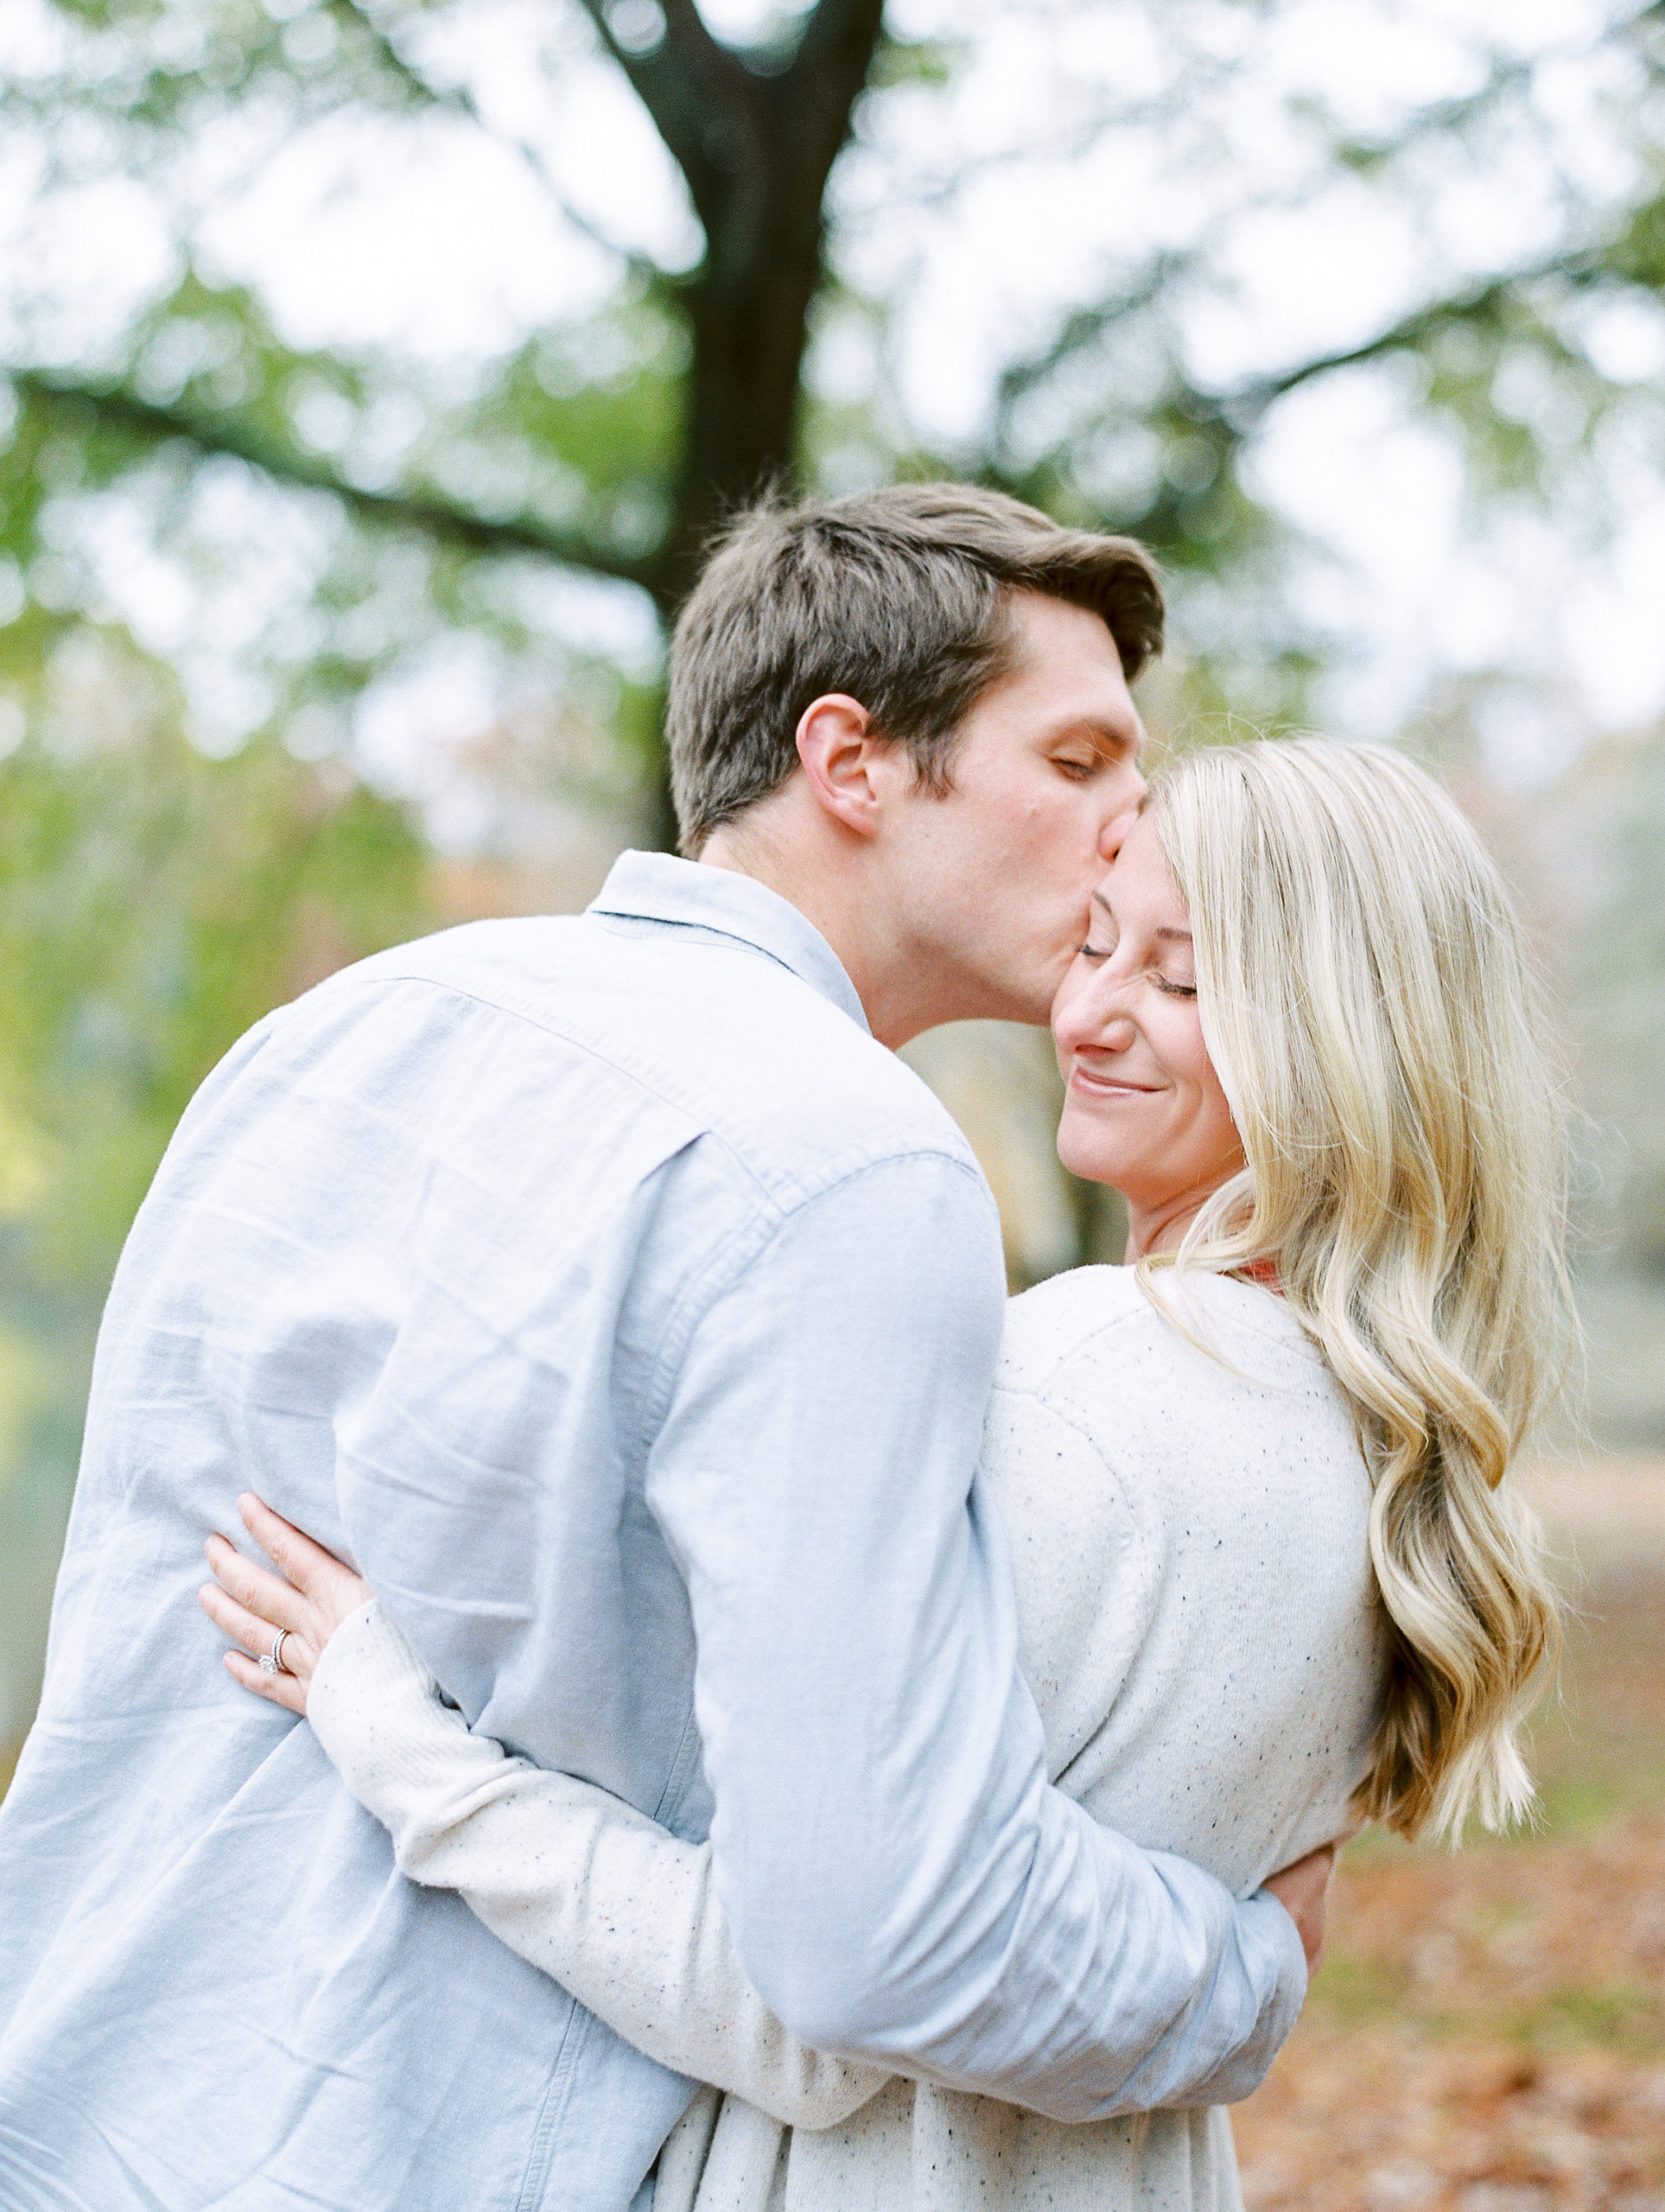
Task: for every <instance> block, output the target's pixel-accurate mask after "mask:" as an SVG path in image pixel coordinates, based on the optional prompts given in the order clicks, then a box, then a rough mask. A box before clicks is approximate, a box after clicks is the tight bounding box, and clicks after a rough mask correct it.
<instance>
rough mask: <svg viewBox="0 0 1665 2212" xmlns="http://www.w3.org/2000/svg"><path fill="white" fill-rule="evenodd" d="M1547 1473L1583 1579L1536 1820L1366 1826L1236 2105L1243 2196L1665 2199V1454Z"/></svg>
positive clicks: (1543, 1752) (1557, 2201)
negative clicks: (1322, 1930)
mask: <svg viewBox="0 0 1665 2212" xmlns="http://www.w3.org/2000/svg"><path fill="white" fill-rule="evenodd" d="M1538 1487H1539V1491H1540V1496H1541V1502H1542V1503H1543V1505H1544V1507H1545V1510H1546V1511H1547V1515H1548V1517H1549V1519H1550V1522H1551V1526H1552V1528H1553V1529H1554V1531H1555V1533H1556V1535H1557V1537H1558V1539H1559V1541H1560V1544H1561V1545H1562V1546H1563V1547H1565V1548H1566V1549H1567V1550H1568V1551H1570V1552H1571V1553H1573V1554H1575V1555H1576V1559H1577V1562H1578V1569H1579V1599H1578V1611H1577V1617H1576V1618H1574V1620H1573V1623H1572V1624H1571V1628H1570V1632H1569V1636H1568V1643H1567V1652H1566V1666H1565V1669H1564V1678H1563V1687H1562V1692H1561V1695H1560V1700H1559V1702H1558V1704H1557V1705H1556V1706H1555V1707H1554V1708H1552V1709H1551V1710H1550V1712H1549V1713H1547V1715H1546V1716H1545V1718H1544V1719H1542V1721H1541V1723H1540V1725H1539V1727H1538V1730H1537V1745H1538V1762H1537V1763H1538V1768H1539V1772H1540V1774H1541V1779H1542V1783H1543V1789H1544V1809H1543V1819H1542V1822H1541V1827H1540V1828H1539V1830H1538V1832H1537V1833H1536V1834H1531V1835H1528V1836H1525V1837H1522V1838H1520V1839H1518V1840H1509V1841H1506V1842H1501V1843H1498V1842H1489V1843H1486V1844H1484V1845H1472V1846H1471V1847H1469V1848H1468V1849H1466V1850H1465V1851H1463V1852H1461V1853H1458V1854H1456V1855H1455V1856H1453V1855H1451V1854H1449V1853H1444V1852H1435V1851H1422V1850H1418V1851H1411V1850H1408V1849H1406V1848H1405V1847H1402V1846H1400V1845H1398V1844H1395V1843H1394V1842H1392V1841H1391V1840H1378V1839H1376V1838H1374V1837H1369V1838H1366V1839H1364V1840H1363V1842H1362V1843H1361V1844H1360V1845H1357V1846H1356V1847H1354V1850H1353V1851H1352V1852H1351V1853H1350V1854H1349V1859H1348V1863H1347V1864H1345V1865H1344V1867H1343V1869H1342V1872H1341V1873H1340V1874H1339V1875H1338V1879H1337V1885H1336V1893H1335V1897H1334V1903H1333V1908H1332V1912H1331V1944H1330V1952H1329V1955H1328V1957H1327V1958H1326V1960H1325V1964H1324V1967H1323V1968H1322V1970H1321V1972H1320V1974H1319V1977H1318V1980H1317V1981H1316V1982H1315V1984H1314V1986H1313V1990H1312V1996H1311V1998H1310V1999H1309V2001H1308V2005H1307V2010H1306V2016H1305V2017H1304V2018H1303V2019H1302V2022H1301V2024H1300V2028H1299V2029H1298V2030H1297V2031H1296V2033H1295V2035H1294V2037H1293V2038H1292V2039H1291V2042H1290V2044H1289V2045H1288V2047H1287V2050H1285V2052H1284V2054H1283V2056H1282V2057H1281V2059H1280V2060H1279V2062H1278V2063H1277V2065H1276V2066H1275V2067H1274V2069H1273V2072H1272V2075H1271V2077H1270V2078H1269V2080H1268V2082H1267V2083H1266V2086H1265V2087H1264V2088H1262V2089H1261V2092H1260V2094H1258V2095H1257V2096H1255V2097H1254V2098H1252V2099H1251V2100H1250V2101H1249V2103H1248V2104H1246V2105H1243V2106H1242V2107H1239V2108H1238V2111H1237V2113H1236V2115H1235V2124H1236V2134H1237V2143H1238V2149H1239V2153H1240V2156H1241V2158H1242V2169H1243V2190H1244V2195H1245V2196H1246V2198H1247V2200H1248V2203H1249V2212H1665V1462H1651V1463H1650V1462H1647V1461H1630V1462H1619V1461H1607V1462H1598V1463H1594V1464H1592V1465H1590V1466H1588V1467H1586V1468H1579V1467H1573V1466H1561V1467H1558V1468H1554V1469H1549V1470H1546V1471H1544V1472H1543V1474H1542V1475H1541V1477H1540V1478H1539V1484H1538Z"/></svg>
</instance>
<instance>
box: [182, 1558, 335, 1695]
mask: <svg viewBox="0 0 1665 2212" xmlns="http://www.w3.org/2000/svg"><path fill="white" fill-rule="evenodd" d="M197 1598H198V1601H199V1602H200V1605H201V1607H202V1610H203V1611H204V1612H205V1613H207V1616H208V1618H209V1619H210V1620H211V1621H212V1622H213V1624H214V1626H215V1627H216V1628H217V1629H219V1630H221V1631H222V1632H223V1633H224V1634H225V1635H226V1636H228V1637H230V1638H231V1639H232V1643H237V1644H240V1645H241V1646H242V1648H243V1650H244V1652H245V1654H246V1655H247V1656H248V1657H249V1658H250V1659H251V1660H252V1661H254V1662H259V1661H260V1660H261V1659H262V1658H270V1656H271V1648H272V1645H273V1644H274V1643H276V1640H277V1631H278V1630H279V1629H280V1628H283V1623H282V1622H281V1621H276V1622H273V1621H270V1620H266V1619H264V1618H262V1617H261V1615H260V1614H258V1613H251V1611H249V1609H248V1607H247V1606H246V1605H238V1602H237V1600H236V1599H235V1598H232V1597H228V1596H227V1595H226V1592H225V1591H224V1590H222V1589H221V1588H220V1586H219V1584H218V1583H217V1582H205V1583H204V1584H203V1586H202V1587H201V1589H200V1590H199V1591H198V1592H197ZM316 1664H317V1654H316V1652H315V1649H314V1648H313V1646H312V1644H311V1643H309V1642H308V1641H307V1639H306V1638H305V1637H302V1636H300V1635H298V1634H297V1633H296V1631H295V1630H293V1629H285V1630H284V1632H283V1666H284V1667H286V1668H287V1669H289V1672H290V1673H291V1674H293V1675H297V1676H298V1677H299V1678H300V1679H301V1680H302V1681H308V1680H309V1679H310V1677H311V1675H312V1670H313V1669H314V1667H315V1665H316ZM239 1679H240V1678H239Z"/></svg>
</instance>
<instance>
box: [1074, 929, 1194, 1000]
mask: <svg viewBox="0 0 1665 2212" xmlns="http://www.w3.org/2000/svg"><path fill="white" fill-rule="evenodd" d="M1115 949H1116V948H1115V945H1114V944H1094V943H1093V942H1092V940H1091V938H1089V939H1088V941H1087V943H1086V944H1084V945H1083V946H1082V948H1081V957H1082V958H1083V959H1084V960H1094V961H1097V960H1108V959H1109V957H1110V955H1111V954H1112V953H1113V952H1114V951H1115ZM1147 981H1148V982H1153V983H1154V984H1155V986H1156V988H1157V989H1158V990H1159V991H1161V992H1162V993H1164V994H1165V995H1166V996H1167V997H1168V998H1171V999H1194V998H1195V997H1196V995H1197V986H1196V984H1195V983H1181V982H1176V981H1175V980H1174V978H1173V977H1172V976H1165V975H1163V974H1162V972H1161V970H1160V969H1156V968H1153V969H1150V970H1149V971H1148V973H1147Z"/></svg>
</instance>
